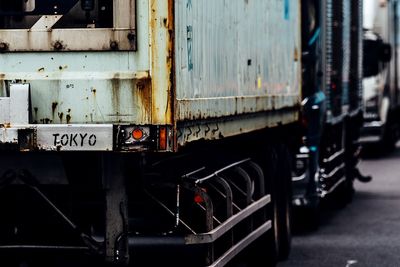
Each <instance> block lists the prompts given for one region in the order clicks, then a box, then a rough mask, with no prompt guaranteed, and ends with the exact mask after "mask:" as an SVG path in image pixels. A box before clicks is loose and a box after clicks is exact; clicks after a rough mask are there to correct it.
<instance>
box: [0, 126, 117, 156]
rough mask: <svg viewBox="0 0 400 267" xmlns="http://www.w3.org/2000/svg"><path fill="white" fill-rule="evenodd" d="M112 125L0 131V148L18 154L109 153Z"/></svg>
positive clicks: (2, 129) (111, 144)
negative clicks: (5, 148) (7, 147)
mask: <svg viewBox="0 0 400 267" xmlns="http://www.w3.org/2000/svg"><path fill="white" fill-rule="evenodd" d="M113 142H114V138H113V125H112V124H100V125H97V124H73V125H72V124H70V125H66V124H59V125H57V124H54V125H46V124H37V125H33V124H32V125H29V124H27V125H21V126H13V127H6V126H3V127H1V128H0V145H2V146H3V147H4V146H9V147H15V148H16V149H17V150H21V151H33V150H42V151H112V150H113Z"/></svg>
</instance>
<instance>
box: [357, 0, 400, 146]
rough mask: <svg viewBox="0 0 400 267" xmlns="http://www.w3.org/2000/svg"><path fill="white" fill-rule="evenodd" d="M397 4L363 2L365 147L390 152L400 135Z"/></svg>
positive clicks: (363, 136) (398, 10) (363, 137)
mask: <svg viewBox="0 0 400 267" xmlns="http://www.w3.org/2000/svg"><path fill="white" fill-rule="evenodd" d="M399 12H400V5H399V3H398V1H372V0H365V1H364V23H363V27H364V79H363V88H364V89H363V90H364V95H363V100H364V125H363V128H362V137H361V142H362V144H363V145H364V146H365V147H366V148H367V149H368V148H373V149H374V150H376V148H379V150H380V151H378V152H388V151H391V150H392V149H393V148H394V145H395V144H396V142H397V140H398V139H399V134H400V127H399V126H400V125H399V123H400V121H399V115H400V96H399V81H398V75H399V66H398V65H399V64H398V63H399V55H398V45H399V37H400V35H399Z"/></svg>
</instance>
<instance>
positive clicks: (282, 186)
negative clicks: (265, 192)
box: [273, 145, 292, 260]
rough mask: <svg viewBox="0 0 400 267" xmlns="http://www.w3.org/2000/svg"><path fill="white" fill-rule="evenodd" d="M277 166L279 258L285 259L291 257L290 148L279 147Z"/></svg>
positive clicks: (276, 199)
mask: <svg viewBox="0 0 400 267" xmlns="http://www.w3.org/2000/svg"><path fill="white" fill-rule="evenodd" d="M277 156H278V157H277V168H276V175H275V181H274V183H275V186H274V188H275V190H274V192H275V197H274V196H273V198H275V202H276V209H277V212H276V215H277V218H276V221H277V224H276V229H275V231H276V232H277V235H278V248H277V252H278V259H279V260H285V259H287V258H288V257H289V253H290V248H291V240H292V234H291V232H292V231H291V217H292V216H291V201H292V186H291V178H292V176H291V163H290V162H291V157H290V153H289V150H288V148H287V147H286V146H285V145H281V146H279V147H278V149H277Z"/></svg>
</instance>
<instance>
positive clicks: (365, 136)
mask: <svg viewBox="0 0 400 267" xmlns="http://www.w3.org/2000/svg"><path fill="white" fill-rule="evenodd" d="M384 129H385V123H383V122H381V121H371V122H366V123H364V125H363V127H362V128H361V137H360V143H361V144H373V143H379V142H381V141H382V139H383V132H384Z"/></svg>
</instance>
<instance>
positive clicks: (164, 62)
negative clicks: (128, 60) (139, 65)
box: [150, 0, 175, 124]
mask: <svg viewBox="0 0 400 267" xmlns="http://www.w3.org/2000/svg"><path fill="white" fill-rule="evenodd" d="M157 3H158V1H157V0H151V7H152V13H151V20H150V28H151V31H152V32H153V34H152V40H151V44H152V45H151V49H152V58H151V60H152V62H151V63H152V67H153V70H154V71H153V75H152V113H151V114H152V121H153V122H159V123H167V124H169V123H173V116H172V115H173V112H174V104H175V102H174V100H173V97H174V90H173V86H174V80H175V77H174V71H173V67H174V66H173V51H174V34H173V28H174V1H173V0H168V2H167V5H168V10H167V11H168V13H167V14H166V16H167V17H165V15H164V14H162V12H163V10H159V9H158V5H157ZM163 36H165V37H166V38H165V39H164V38H163ZM163 42H164V43H163ZM156 44H157V45H156Z"/></svg>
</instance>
